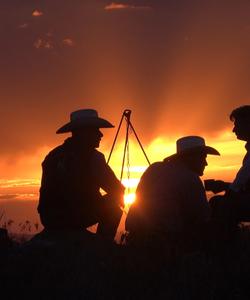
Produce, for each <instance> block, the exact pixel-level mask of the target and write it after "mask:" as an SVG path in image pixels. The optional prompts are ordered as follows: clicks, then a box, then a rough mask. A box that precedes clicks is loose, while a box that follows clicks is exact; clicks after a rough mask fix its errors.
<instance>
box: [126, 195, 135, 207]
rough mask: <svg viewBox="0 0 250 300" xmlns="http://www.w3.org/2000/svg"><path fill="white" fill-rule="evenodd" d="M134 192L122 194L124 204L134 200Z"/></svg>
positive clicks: (129, 203)
mask: <svg viewBox="0 0 250 300" xmlns="http://www.w3.org/2000/svg"><path fill="white" fill-rule="evenodd" d="M135 198H136V196H135V193H130V194H126V195H124V204H125V205H131V204H132V203H134V202H135Z"/></svg>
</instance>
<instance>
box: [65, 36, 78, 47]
mask: <svg viewBox="0 0 250 300" xmlns="http://www.w3.org/2000/svg"><path fill="white" fill-rule="evenodd" d="M62 43H63V45H64V46H68V47H73V46H74V45H75V42H74V41H73V40H72V39H71V38H65V39H63V41H62Z"/></svg>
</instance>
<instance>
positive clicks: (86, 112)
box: [70, 109, 98, 122]
mask: <svg viewBox="0 0 250 300" xmlns="http://www.w3.org/2000/svg"><path fill="white" fill-rule="evenodd" d="M88 118H98V113H97V111H96V110H95V109H79V110H76V111H73V112H72V113H71V114H70V121H71V122H72V121H79V120H83V119H88Z"/></svg>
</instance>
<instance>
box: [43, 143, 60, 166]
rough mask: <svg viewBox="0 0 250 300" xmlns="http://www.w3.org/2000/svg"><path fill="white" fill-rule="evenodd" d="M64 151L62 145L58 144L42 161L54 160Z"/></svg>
mask: <svg viewBox="0 0 250 300" xmlns="http://www.w3.org/2000/svg"><path fill="white" fill-rule="evenodd" d="M63 153H64V147H63V145H59V146H57V147H55V148H54V149H52V150H51V151H50V152H49V153H48V154H47V155H46V156H45V159H44V161H43V163H44V162H47V161H51V160H55V159H56V158H58V157H61V156H62V155H63Z"/></svg>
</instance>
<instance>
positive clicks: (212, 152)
mask: <svg viewBox="0 0 250 300" xmlns="http://www.w3.org/2000/svg"><path fill="white" fill-rule="evenodd" d="M197 153H205V154H210V155H220V152H219V151H217V150H216V149H215V148H213V147H210V146H205V145H204V146H198V147H193V148H189V149H185V150H183V151H181V152H178V153H175V154H173V155H170V156H168V157H167V158H166V159H167V160H169V159H172V158H176V157H179V156H182V155H186V154H193V155H195V154H197Z"/></svg>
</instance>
